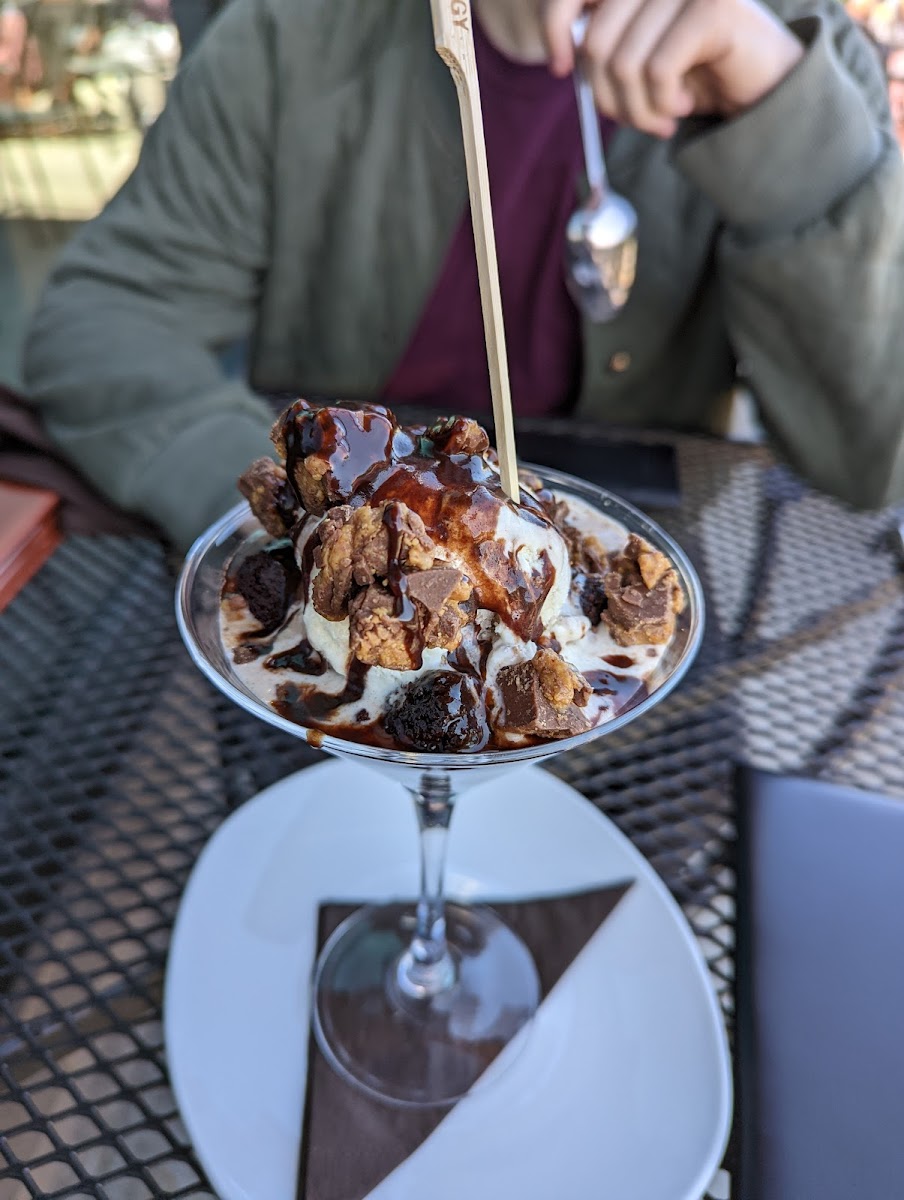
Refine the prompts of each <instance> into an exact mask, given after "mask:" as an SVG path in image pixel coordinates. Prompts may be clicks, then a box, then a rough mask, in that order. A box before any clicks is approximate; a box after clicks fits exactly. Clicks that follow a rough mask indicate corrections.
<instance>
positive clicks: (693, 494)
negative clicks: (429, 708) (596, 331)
mask: <svg viewBox="0 0 904 1200" xmlns="http://www.w3.org/2000/svg"><path fill="white" fill-rule="evenodd" d="M659 440H662V439H661V438H660V439H659ZM670 440H672V441H673V442H674V444H675V446H676V448H677V451H678V461H679V466H680V474H681V483H682V504H681V507H680V508H679V509H675V510H671V511H667V512H662V513H653V515H654V516H656V517H657V518H658V519H659V520H660V521H661V522H662V524H663V525H664V526H665V527H666V528H668V529H669V531H670V532H672V533H673V534H674V535H675V536H676V537H677V539H678V540H679V542H681V543H682V544H683V545H684V546H685V548H686V549H687V551H688V553H689V554H690V556H691V558H692V559H693V560H694V562H695V565H696V566H697V568H698V570H699V571H700V574H701V576H702V578H703V582H704V587H705V590H706V595H707V604H708V624H707V632H706V636H705V639H704V644H703V647H702V649H701V652H700V655H699V658H698V660H697V663H696V664H695V666H694V668H693V669H692V671H691V673H690V675H689V676H688V678H687V679H686V680H685V682H684V683H683V684H682V686H681V687H680V688H679V690H678V691H677V692H676V693H675V694H674V695H673V696H671V697H669V698H668V699H667V700H666V701H664V702H663V703H662V704H661V705H659V706H658V707H657V708H655V709H653V710H652V711H651V712H649V713H648V714H646V715H645V716H643V717H641V718H639V719H638V720H637V721H635V722H634V723H633V724H631V725H629V726H627V727H626V728H625V729H623V730H620V731H618V732H616V733H615V734H612V735H611V736H609V737H603V738H600V739H599V740H597V741H596V742H595V743H593V744H591V745H590V746H588V747H587V748H585V749H581V750H578V751H575V752H571V753H569V754H567V755H563V756H561V757H560V758H558V759H555V760H554V761H553V763H552V765H551V769H552V770H554V771H555V772H556V773H557V774H559V775H561V776H562V778H564V779H566V780H567V781H568V782H569V783H571V784H572V785H573V786H575V787H576V788H577V789H578V790H579V791H581V792H583V793H584V794H585V795H586V796H587V797H588V798H589V799H590V800H591V801H592V802H593V803H595V804H597V805H598V806H599V807H600V808H601V809H602V810H603V811H604V812H605V813H606V814H607V815H608V816H609V817H611V818H612V819H613V820H614V821H615V823H616V824H617V825H618V826H619V828H621V829H622V830H623V831H624V832H625V833H626V834H627V835H628V836H629V837H630V838H631V839H632V841H633V842H634V843H635V844H636V845H637V846H638V848H639V849H640V850H641V851H642V852H643V853H644V854H645V855H646V856H647V857H648V859H649V860H650V862H651V863H652V864H653V866H654V867H655V868H656V870H657V871H659V873H660V874H661V875H662V877H663V878H664V880H665V881H666V883H667V884H668V886H669V887H670V888H671V890H672V892H673V893H674V895H675V896H676V898H677V899H678V901H679V903H680V904H681V906H682V908H683V909H684V912H685V913H686V915H687V918H688V920H689V922H690V924H691V926H692V928H693V929H694V932H695V933H696V935H697V937H698V938H699V940H700V943H701V946H702V948H703V952H704V954H705V957H706V960H707V962H708V964H709V967H710V971H711V973H712V979H713V983H714V986H715V988H716V990H717V993H718V995H719V998H720V1001H721V1003H722V1007H723V1011H724V1013H725V1018H726V1022H727V1024H728V1027H729V1031H730V1030H731V1026H732V1011H733V991H732V980H733V916H734V874H733V870H732V859H733V842H734V837H735V826H734V820H733V803H732V796H731V774H732V764H733V762H735V761H738V760H741V761H744V762H748V763H751V764H753V765H757V766H760V767H765V768H769V769H773V770H784V771H797V772H806V773H807V774H811V775H817V776H820V777H824V778H827V779H833V780H837V781H841V782H846V783H851V784H855V785H860V786H863V787H867V788H872V789H876V790H882V791H885V792H888V793H890V794H893V795H902V796H904V755H902V754H901V753H900V746H901V744H902V739H904V687H902V686H901V684H902V682H904V579H902V573H901V559H900V549H899V543H898V541H897V539H896V536H895V535H896V530H897V518H896V516H895V514H893V513H891V512H884V513H878V514H862V513H859V514H858V513H853V512H851V511H850V510H848V509H847V508H845V507H844V506H842V505H840V504H838V503H836V502H834V501H832V500H830V499H827V498H826V497H824V496H819V495H816V494H815V493H813V492H811V491H808V490H807V489H806V488H804V487H803V486H802V485H801V484H800V483H799V482H798V481H797V480H795V479H794V477H793V476H792V475H791V474H790V472H789V471H787V469H785V468H783V467H780V466H777V465H775V463H774V462H773V460H772V459H771V458H770V456H769V455H768V453H767V452H766V451H765V450H763V449H761V448H753V447H745V446H738V445H733V444H729V443H720V442H713V441H709V440H706V439H698V438H690V437H676V438H674V439H670ZM172 593H173V577H172V572H171V570H170V569H168V565H167V561H166V558H165V555H164V552H163V550H162V549H161V548H159V547H158V546H157V545H156V544H154V543H150V542H147V541H140V540H129V539H121V538H110V537H103V538H71V539H69V540H68V541H67V542H66V543H65V544H64V545H63V546H62V547H61V548H60V549H59V550H57V552H56V553H55V554H54V556H53V557H52V559H51V560H50V561H49V563H48V564H47V565H46V566H45V567H44V568H43V569H42V570H41V571H40V573H39V574H38V575H37V576H36V577H35V579H34V580H33V581H32V582H31V583H30V584H29V585H28V586H27V587H26V588H25V590H24V591H23V592H22V593H21V594H20V596H19V597H17V599H16V600H15V601H14V602H13V604H12V605H11V606H10V608H9V609H8V610H7V611H6V612H5V613H4V614H3V615H2V616H0V1200H25V1198H26V1197H33V1196H59V1197H66V1198H69V1200H77V1198H81V1200H85V1198H87V1197H100V1198H101V1200H143V1198H146V1197H167V1198H170V1197H171V1198H174V1200H175V1198H177V1197H178V1198H184V1200H189V1198H191V1200H202V1197H211V1196H212V1192H211V1190H210V1188H209V1185H208V1184H207V1183H206V1181H205V1179H204V1174H203V1171H202V1170H201V1168H200V1166H199V1165H198V1163H197V1161H196V1159H195V1158H194V1156H193V1153H192V1150H191V1147H190V1145H189V1143H188V1139H187V1137H186V1134H185V1130H184V1128H183V1126H182V1124H181V1122H180V1120H179V1116H178V1113H177V1110H176V1106H175V1103H174V1100H173V1097H172V1093H171V1092H170V1090H169V1087H168V1084H167V1076H166V1067H165V1062H164V1052H163V1044H162V1035H161V1022H160V1004H161V990H162V980H163V971H164V965H165V959H166V951H167V944H168V941H169V936H170V929H171V926H172V922H173V918H174V916H175V913H176V909H177V906H178V903H179V897H180V894H181V891H182V888H183V886H184V884H185V881H186V878H187V876H188V873H189V871H190V870H191V867H192V864H193V862H194V861H195V859H196V857H197V855H198V852H199V851H200V849H201V847H202V846H203V844H204V842H205V841H206V840H207V838H208V837H210V835H211V834H212V833H213V832H214V830H215V829H216V828H217V826H218V825H219V824H220V823H221V821H222V820H223V819H224V817H226V816H227V815H228V814H229V812H230V811H232V810H233V809H234V808H235V807H236V806H237V805H238V804H241V803H242V802H243V801H244V800H246V799H248V798H249V797H250V796H252V795H254V794H255V793H256V792H258V791H259V790H260V789H261V788H263V787H265V786H266V785H268V784H269V783H271V782H273V781H274V780H276V779H278V778H280V777H282V776H284V775H286V774H288V773H289V772H290V771H292V770H295V769H297V768H298V767H300V766H303V765H305V764H306V763H309V762H311V761H314V760H315V759H316V758H319V755H318V754H317V753H316V752H315V751H312V750H310V749H309V748H308V747H307V746H305V745H304V744H303V743H301V742H300V741H298V740H296V739H293V738H291V737H289V736H287V735H285V734H282V733H279V732H278V731H276V730H274V729H271V728H270V727H269V726H265V725H264V724H262V723H260V722H258V721H256V720H255V719H254V718H252V717H250V716H248V715H247V714H245V713H243V712H241V711H240V710H238V709H237V708H235V707H234V706H233V705H231V704H230V703H229V702H228V701H226V700H225V699H223V698H222V697H220V696H219V694H218V693H217V692H216V691H215V690H214V689H213V688H212V687H211V686H210V685H209V684H208V683H207V682H206V681H205V680H204V679H203V678H202V677H201V676H200V675H199V674H198V672H197V671H196V670H195V668H194V667H193V666H192V665H191V663H190V661H189V658H188V655H187V653H186V651H185V650H184V648H183V647H182V644H181V642H180V640H179V637H178V634H177V632H176V627H175V621H174V618H173V611H172ZM726 1189H727V1183H726V1181H725V1180H724V1179H723V1180H721V1181H720V1184H719V1185H718V1188H717V1189H716V1190H714V1193H713V1194H714V1196H719V1197H724V1196H726V1195H727V1190H726ZM273 1200H279V1198H277V1197H274V1198H273Z"/></svg>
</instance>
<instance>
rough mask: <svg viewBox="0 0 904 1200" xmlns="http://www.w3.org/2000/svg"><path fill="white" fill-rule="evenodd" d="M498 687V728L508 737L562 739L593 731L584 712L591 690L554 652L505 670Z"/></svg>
mask: <svg viewBox="0 0 904 1200" xmlns="http://www.w3.org/2000/svg"><path fill="white" fill-rule="evenodd" d="M496 686H497V687H498V689H499V693H500V696H501V698H502V706H501V711H500V712H499V713H498V714H497V720H496V724H497V727H498V728H500V729H501V730H503V731H505V732H507V733H520V734H525V735H528V736H530V737H539V738H562V737H572V736H573V735H574V734H576V733H583V732H584V731H585V730H587V729H589V728H590V721H589V719H588V717H587V715H586V713H584V712H583V711H582V706H584V705H586V703H587V700H588V699H589V697H590V687H589V685H588V684H587V681H586V680H585V679H584V678H583V676H582V675H580V674H579V673H578V672H577V671H575V670H574V668H573V667H570V666H569V665H568V664H567V663H566V662H565V661H564V660H563V659H562V658H560V657H559V655H558V654H556V653H555V651H553V650H546V649H541V650H538V651H537V653H536V655H535V656H534V658H532V659H530V660H529V661H528V662H522V663H516V664H515V665H514V666H511V667H503V668H502V670H501V671H500V672H499V674H498V675H497V676H496Z"/></svg>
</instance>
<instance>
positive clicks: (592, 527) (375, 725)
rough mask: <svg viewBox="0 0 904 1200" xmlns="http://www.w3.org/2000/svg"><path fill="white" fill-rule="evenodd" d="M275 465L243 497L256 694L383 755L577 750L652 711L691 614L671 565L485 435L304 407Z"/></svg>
mask: <svg viewBox="0 0 904 1200" xmlns="http://www.w3.org/2000/svg"><path fill="white" fill-rule="evenodd" d="M272 438H273V442H274V445H275V448H276V452H277V455H278V457H279V460H280V461H279V462H276V461H274V460H271V459H258V460H257V461H256V462H254V463H252V464H251V466H250V467H249V468H248V470H247V471H246V472H245V474H244V475H243V476H242V478H241V480H240V481H239V486H240V488H241V490H242V493H243V494H244V495H245V496H246V497H247V499H248V502H249V504H250V507H251V509H252V512H253V513H254V515H255V517H256V518H257V520H258V521H259V522H260V525H261V532H260V536H259V538H256V539H251V540H250V541H249V542H248V543H246V544H245V545H244V546H243V548H242V550H241V551H239V553H238V554H237V555H236V556H235V558H234V559H233V560H232V562H231V563H230V566H229V568H228V570H227V572H226V577H225V579H224V585H223V593H222V606H221V628H222V637H223V640H224V644H225V646H226V648H227V650H228V652H229V653H230V655H231V657H232V661H233V663H234V665H235V670H236V672H237V673H238V674H239V675H240V677H241V678H242V680H243V681H244V683H245V685H246V686H247V687H249V688H250V689H251V690H252V691H253V692H254V693H255V694H256V695H258V696H259V697H260V698H261V699H263V700H264V701H265V702H266V703H268V704H270V705H271V706H272V707H273V708H274V709H275V710H276V711H277V712H279V713H280V714H282V715H283V716H284V717H286V718H288V719H289V720H292V721H295V722H298V723H299V724H302V725H305V726H308V727H311V728H319V729H321V730H324V731H325V732H328V733H332V734H335V735H336V736H338V737H342V738H345V739H350V740H354V741H363V742H369V743H372V744H374V745H377V746H381V747H392V748H397V749H399V750H420V751H428V752H454V751H477V750H482V749H504V748H510V747H518V746H524V745H529V744H533V743H536V742H540V741H547V740H550V739H558V738H564V737H569V736H571V735H574V734H577V733H582V732H584V731H585V730H588V729H590V728H592V727H594V726H595V725H598V724H600V723H601V722H603V721H605V720H607V719H610V718H611V717H613V716H615V715H617V714H618V713H619V712H621V711H623V710H624V709H625V708H626V707H629V706H631V705H632V704H634V703H636V702H637V700H638V699H639V698H640V697H642V696H643V695H644V694H645V682H644V681H645V679H647V678H648V677H649V676H650V675H651V674H652V673H653V671H654V670H655V668H656V666H657V664H658V663H659V661H660V659H661V657H662V655H663V653H664V652H665V650H666V648H667V646H668V643H669V641H670V639H671V638H672V636H673V634H674V630H675V621H676V616H677V615H678V614H679V613H680V612H681V611H682V608H683V606H684V595H683V592H682V590H681V586H680V584H679V581H678V576H677V574H676V572H675V570H674V568H673V566H672V564H671V563H670V562H669V560H668V559H667V558H666V557H665V556H664V555H663V554H662V553H660V552H659V551H658V550H656V549H654V548H653V547H652V546H650V545H648V544H647V543H646V542H645V541H644V540H643V539H642V538H639V537H638V536H636V535H634V534H629V533H628V531H627V530H626V529H625V528H624V527H623V526H622V525H620V524H618V523H617V522H615V521H612V520H609V519H607V518H606V517H605V516H603V515H602V514H601V513H600V512H599V511H597V510H596V509H595V508H593V507H592V506H590V505H589V504H586V503H585V502H583V501H581V500H578V499H576V498H575V497H572V496H566V495H563V494H558V493H555V492H552V491H549V490H547V489H545V488H544V487H543V485H542V483H541V481H540V480H539V479H536V478H534V477H532V476H531V475H530V474H524V475H523V479H522V484H523V485H522V489H521V498H520V502H519V503H514V502H513V501H512V500H510V499H509V497H508V496H507V495H506V494H505V492H504V491H503V489H502V486H501V483H500V479H499V473H498V470H497V467H496V463H495V455H494V452H493V451H492V449H491V448H490V444H489V440H488V438H487V435H486V433H485V432H484V430H483V429H482V428H481V427H480V425H478V424H477V423H476V422H475V421H472V420H469V419H465V418H462V417H454V418H443V419H438V420H436V421H434V422H433V424H431V425H417V426H404V425H401V424H400V423H399V421H398V420H397V419H396V417H395V416H394V415H393V413H392V412H390V411H389V410H388V409H386V408H384V407H382V406H379V405H360V406H343V407H339V406H314V405H312V404H309V403H308V402H306V401H304V400H299V401H296V402H295V403H294V404H293V405H291V406H290V407H289V408H288V409H287V410H286V411H285V412H284V413H283V414H282V416H280V417H279V419H278V420H277V422H276V424H275V425H274V428H273V433H272Z"/></svg>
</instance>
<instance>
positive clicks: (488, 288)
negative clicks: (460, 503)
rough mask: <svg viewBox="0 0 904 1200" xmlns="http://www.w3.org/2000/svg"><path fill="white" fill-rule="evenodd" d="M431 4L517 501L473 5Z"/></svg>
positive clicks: (499, 441) (510, 486)
mask: <svg viewBox="0 0 904 1200" xmlns="http://www.w3.org/2000/svg"><path fill="white" fill-rule="evenodd" d="M430 8H431V11H432V13H433V35H434V39H435V41H436V51H437V53H438V54H439V56H440V58H441V59H442V60H443V62H444V63H445V64H446V66H447V67H448V68H449V70H450V71H451V72H452V78H453V79H454V80H455V87H456V89H457V91H458V106H459V109H460V111H461V130H462V136H463V138H464V144H465V163H466V165H467V171H468V192H469V194H470V197H471V224H472V225H473V226H474V249H475V251H476V253H477V278H478V280H479V281H480V303H481V307H482V309H483V331H484V337H485V338H486V343H487V362H488V363H489V368H490V394H491V395H492V397H493V419H494V420H495V422H496V452H497V453H498V455H499V473H500V475H501V477H502V486H503V488H504V489H505V491H506V493H507V495H509V496H510V497H511V498H512V500H514V501H515V502H516V503H517V502H518V500H519V499H520V497H521V493H520V491H519V488H518V458H517V455H516V453H515V426H514V421H513V419H512V396H511V391H510V388H509V374H508V359H507V357H506V353H505V327H504V326H503V324H502V293H501V292H500V289H499V266H498V264H497V262H496V237H495V234H494V232H493V212H492V209H491V207H490V177H489V172H488V171H487V148H486V142H485V141H484V136H483V115H482V113H481V108H480V86H479V84H478V82H477V63H476V60H475V57H474V34H473V30H472V25H471V22H472V18H471V5H470V2H469V0H430Z"/></svg>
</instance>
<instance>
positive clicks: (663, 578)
mask: <svg viewBox="0 0 904 1200" xmlns="http://www.w3.org/2000/svg"><path fill="white" fill-rule="evenodd" d="M648 581H653V582H652V586H651V585H650V584H649V583H648ZM605 589H606V610H605V612H604V613H603V620H604V621H605V622H606V625H607V626H608V627H609V632H610V633H611V634H612V636H613V638H614V639H615V641H617V642H618V643H619V645H620V646H636V645H643V644H645V643H650V644H653V645H662V644H663V643H665V642H667V641H668V640H669V638H670V637H671V636H672V634H673V633H674V632H675V616H676V614H677V613H680V612H681V610H682V609H683V607H684V593H683V592H682V590H681V584H680V583H679V580H678V574H677V572H676V571H675V569H674V568H673V567H672V566H671V565H670V564H669V561H668V559H667V558H666V557H665V555H663V554H660V552H659V551H658V550H654V549H653V547H652V546H650V545H649V543H647V542H645V541H644V540H643V538H640V537H638V536H637V535H636V534H633V533H632V534H631V536H630V538H629V539H628V543H627V545H626V546H625V548H624V550H622V552H621V553H620V554H618V555H616V556H615V557H614V558H613V559H612V569H611V570H610V571H608V572H607V574H606V576H605Z"/></svg>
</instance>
